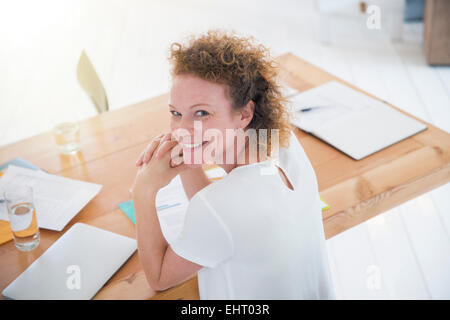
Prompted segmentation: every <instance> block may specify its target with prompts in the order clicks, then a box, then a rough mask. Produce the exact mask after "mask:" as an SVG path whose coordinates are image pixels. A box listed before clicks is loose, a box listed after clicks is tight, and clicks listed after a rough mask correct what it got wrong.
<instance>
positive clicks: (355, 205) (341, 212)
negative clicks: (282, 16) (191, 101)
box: [0, 53, 450, 299]
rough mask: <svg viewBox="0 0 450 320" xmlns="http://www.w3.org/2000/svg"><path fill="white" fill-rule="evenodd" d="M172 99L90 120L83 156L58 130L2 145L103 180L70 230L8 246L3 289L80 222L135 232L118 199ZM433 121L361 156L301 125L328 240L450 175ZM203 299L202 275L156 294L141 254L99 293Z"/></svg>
mask: <svg viewBox="0 0 450 320" xmlns="http://www.w3.org/2000/svg"><path fill="white" fill-rule="evenodd" d="M278 61H279V62H280V67H281V69H280V70H281V72H280V76H281V77H282V78H283V79H285V81H286V82H287V83H289V84H290V85H291V86H293V87H294V88H297V89H298V90H300V91H303V90H306V89H309V88H312V87H315V86H317V85H320V84H322V83H325V82H327V81H330V80H333V79H337V78H336V77H334V76H332V75H330V74H328V73H327V72H325V71H323V70H321V69H319V68H317V67H315V66H313V65H311V64H309V63H307V62H306V61H303V60H301V59H300V58H298V57H296V56H294V55H292V54H289V53H288V54H284V55H282V56H280V57H279V58H278ZM337 80H339V81H341V80H340V79H337ZM341 82H343V83H345V82H344V81H341ZM345 84H347V85H349V86H350V87H353V86H352V85H350V84H348V83H345ZM353 88H354V87H353ZM167 101H168V95H167V94H165V95H162V96H159V97H156V98H153V99H150V100H147V101H143V102H141V103H138V104H135V105H132V106H129V107H125V108H122V109H119V110H115V111H111V112H107V113H104V114H101V115H99V116H96V117H93V118H90V119H88V120H86V121H83V122H82V123H81V143H82V147H81V152H79V153H78V154H77V155H76V156H64V155H59V154H58V152H57V151H56V147H55V143H54V141H53V137H52V135H51V133H50V132H46V133H43V134H40V135H37V136H34V137H32V138H29V139H26V140H24V141H20V142H17V143H14V144H11V145H8V146H5V147H2V148H0V163H3V162H5V161H7V160H10V159H11V158H13V157H16V156H21V157H23V158H25V159H27V160H29V161H31V162H33V163H34V164H36V165H38V166H40V167H41V168H44V169H46V170H47V171H49V172H50V173H54V174H58V175H61V176H65V177H69V178H75V179H80V180H84V181H90V182H95V183H101V184H102V185H103V188H102V190H101V191H100V193H99V194H98V196H97V197H96V198H95V199H93V200H92V201H91V202H90V203H89V204H88V205H87V206H86V207H85V208H84V209H83V210H82V211H81V212H80V213H79V214H78V215H77V216H76V217H75V218H74V219H73V220H72V221H71V222H70V223H69V225H68V226H67V227H66V228H65V229H64V230H63V231H62V232H54V231H49V230H41V244H40V246H39V247H38V248H37V249H36V250H34V251H32V252H30V253H23V252H19V251H18V250H17V249H16V248H15V247H14V244H13V242H12V241H9V242H7V243H5V244H3V245H1V246H0V291H1V290H3V289H4V288H5V287H6V286H7V285H8V284H9V283H10V282H11V281H12V280H14V279H15V278H16V277H17V276H18V275H19V274H20V273H21V272H22V271H23V270H25V269H26V268H27V266H28V265H30V264H31V263H32V262H33V261H34V260H35V259H36V258H38V257H39V256H40V255H41V254H42V253H43V252H44V251H45V250H46V249H47V248H48V247H49V246H50V245H51V244H52V243H53V242H54V241H55V240H56V239H58V238H59V237H60V236H61V235H62V234H63V233H64V232H65V231H67V230H68V229H69V228H70V227H71V226H72V225H73V224H74V223H76V222H84V223H88V224H91V225H94V226H98V227H101V228H103V229H106V230H110V231H113V232H117V233H119V234H123V235H126V236H129V237H135V229H134V225H133V224H132V222H130V221H129V220H128V218H127V217H126V216H125V215H124V214H123V213H122V212H121V211H120V210H119V209H118V204H119V203H120V202H123V201H126V200H129V194H128V188H129V187H130V186H131V185H132V182H133V181H134V176H135V173H136V167H135V160H136V159H137V157H138V155H139V154H140V152H141V151H142V150H143V149H144V147H145V146H146V145H147V143H148V142H149V140H150V139H151V138H152V137H153V136H155V135H156V134H158V133H160V132H162V131H167V130H168V121H169V112H168V109H167ZM392 107H393V106H392ZM393 108H395V107H393ZM400 111H401V110H400ZM417 120H419V121H421V120H420V119H417ZM422 122H423V121H422ZM426 124H427V125H428V129H427V130H425V131H423V132H421V133H419V134H417V135H415V136H413V137H410V138H408V139H406V140H403V141H402V142H400V143H397V144H395V145H392V146H390V147H389V148H386V149H384V150H381V151H379V152H377V153H375V154H373V155H371V156H369V157H367V158H365V159H363V160H360V161H356V160H353V159H351V158H349V157H348V156H346V155H344V154H343V153H341V152H339V151H337V150H336V149H334V148H333V147H331V146H329V145H327V144H326V143H324V142H322V141H319V140H318V139H316V138H314V137H313V136H311V135H309V134H306V133H305V132H303V131H300V130H298V129H297V130H296V132H295V133H296V135H297V137H298V139H299V141H300V143H301V144H302V145H303V147H304V149H305V151H306V153H307V155H308V157H309V159H310V161H311V163H312V165H313V167H314V170H315V172H316V175H317V179H318V184H319V191H320V194H321V196H322V198H323V199H324V200H325V201H327V202H328V203H329V204H330V206H331V208H330V209H328V210H326V211H324V214H323V221H324V228H325V234H326V237H327V238H330V237H332V236H334V235H336V234H338V233H340V232H342V231H344V230H346V229H348V228H350V227H353V226H355V225H357V224H359V223H361V222H363V221H365V220H367V219H369V218H371V217H373V216H375V215H377V214H379V213H382V212H384V211H385V210H387V209H390V208H392V207H394V206H397V205H399V204H401V203H403V202H405V201H407V200H409V199H411V198H414V197H416V196H418V195H420V194H422V193H425V192H427V191H429V190H431V189H433V188H436V187H438V186H439V185H442V184H444V183H446V182H448V181H450V135H449V134H447V133H446V132H444V131H442V130H440V129H438V128H436V127H434V126H432V125H431V124H429V123H426ZM198 297H199V296H198V287H197V279H196V277H194V278H192V279H190V280H188V281H186V282H185V283H183V284H181V285H179V286H177V287H174V288H172V289H169V290H166V291H164V292H159V293H157V294H155V291H154V290H152V289H151V288H150V287H149V286H148V284H147V282H146V279H145V275H144V273H143V271H142V268H141V266H140V263H139V260H138V255H137V253H135V254H134V255H133V256H132V257H131V258H130V260H129V261H127V262H126V263H125V264H124V266H123V267H122V268H121V269H120V270H119V271H118V272H117V273H116V274H115V275H114V276H113V277H112V278H111V279H110V280H109V281H108V282H107V283H106V284H105V286H104V287H103V288H102V290H100V291H99V292H98V294H97V295H96V296H95V298H96V299H148V298H154V299H180V298H181V299H198Z"/></svg>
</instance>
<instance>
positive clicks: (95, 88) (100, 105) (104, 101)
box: [77, 50, 109, 113]
mask: <svg viewBox="0 0 450 320" xmlns="http://www.w3.org/2000/svg"><path fill="white" fill-rule="evenodd" d="M77 78H78V82H79V84H80V85H81V87H82V88H83V90H84V91H85V92H86V94H87V95H88V96H89V98H91V100H92V102H93V103H94V106H95V108H96V109H97V112H98V113H102V112H106V111H108V110H109V105H108V98H107V97H106V92H105V89H104V88H103V85H102V82H101V81H100V78H99V77H98V75H97V72H95V69H94V66H93V65H92V63H91V61H90V60H89V58H88V56H87V55H86V52H85V51H84V50H83V51H82V52H81V56H80V60H79V61H78V66H77Z"/></svg>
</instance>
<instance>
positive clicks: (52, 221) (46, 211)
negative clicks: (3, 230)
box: [0, 165, 102, 231]
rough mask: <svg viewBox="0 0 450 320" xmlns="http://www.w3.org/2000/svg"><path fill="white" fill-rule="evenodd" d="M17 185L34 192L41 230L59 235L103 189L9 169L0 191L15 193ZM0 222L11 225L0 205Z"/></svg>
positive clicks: (12, 168) (94, 185) (44, 174)
mask: <svg viewBox="0 0 450 320" xmlns="http://www.w3.org/2000/svg"><path fill="white" fill-rule="evenodd" d="M18 185H29V186H31V187H32V188H33V192H34V205H35V208H36V216H37V220H38V225H39V227H40V228H43V229H50V230H56V231H61V230H62V229H63V228H64V227H65V225H66V224H67V223H68V222H69V221H70V220H71V219H72V218H73V217H74V216H75V215H76V214H77V213H78V212H79V211H80V210H81V209H83V207H84V206H85V205H86V204H87V203H88V202H89V201H90V200H91V199H92V198H94V197H95V196H96V195H97V194H98V193H99V191H100V189H101V188H102V186H101V185H100V184H95V183H89V182H84V181H78V180H74V179H69V178H65V177H60V176H57V175H52V174H48V173H45V172H43V171H35V170H31V169H26V168H21V167H17V166H13V165H10V166H9V167H8V169H7V170H6V173H5V174H4V175H3V176H2V177H1V178H0V190H2V193H3V191H4V190H14V187H15V186H18ZM0 220H5V221H9V218H8V214H7V211H6V206H5V204H4V203H3V204H2V205H0Z"/></svg>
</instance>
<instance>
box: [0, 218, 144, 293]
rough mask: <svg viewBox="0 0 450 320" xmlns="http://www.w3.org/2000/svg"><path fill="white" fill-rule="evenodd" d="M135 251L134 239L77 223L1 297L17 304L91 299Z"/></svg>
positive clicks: (135, 243)
mask: <svg viewBox="0 0 450 320" xmlns="http://www.w3.org/2000/svg"><path fill="white" fill-rule="evenodd" d="M136 249H137V242H136V240H135V239H132V238H128V237H125V236H122V235H119V234H116V233H113V232H109V231H106V230H103V229H99V228H96V227H93V226H90V225H87V224H84V223H76V224H74V225H73V226H72V227H71V228H70V229H69V230H68V231H67V232H66V233H65V234H64V235H62V236H61V238H59V239H58V240H57V241H56V242H55V243H53V244H52V246H51V247H50V248H48V249H47V251H45V252H44V253H43V254H42V255H41V256H40V257H39V258H38V259H36V260H35V261H34V262H33V263H32V264H31V265H30V266H29V267H28V268H27V269H26V270H25V271H24V272H23V273H22V274H21V275H19V276H18V277H17V278H16V279H15V280H14V281H13V282H11V283H10V284H9V285H8V287H6V288H5V289H4V290H3V292H2V294H3V296H4V297H6V298H9V299H19V300H24V299H27V300H48V299H58V300H69V299H70V300H72V299H76V300H79V299H82V300H85V299H91V298H92V297H94V295H95V294H96V293H97V291H99V290H100V289H101V288H102V286H103V285H104V284H105V283H106V281H108V279H109V278H111V276H112V275H113V274H114V273H115V272H116V271H117V270H118V269H119V268H120V267H121V266H122V264H123V263H124V262H125V261H126V260H127V259H128V258H129V257H130V256H131V255H132V254H133V253H134V252H135V251H136Z"/></svg>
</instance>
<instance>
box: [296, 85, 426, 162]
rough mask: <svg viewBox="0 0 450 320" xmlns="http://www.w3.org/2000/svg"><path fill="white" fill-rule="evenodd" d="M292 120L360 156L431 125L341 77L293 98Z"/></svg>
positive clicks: (327, 140)
mask: <svg viewBox="0 0 450 320" xmlns="http://www.w3.org/2000/svg"><path fill="white" fill-rule="evenodd" d="M290 101H291V112H292V120H291V122H292V124H293V125H295V126H297V127H299V128H300V129H302V130H304V131H306V132H309V133H311V134H312V135H315V136H316V137H318V138H320V139H322V140H323V141H325V142H327V143H329V144H330V145H332V146H334V147H335V148H336V149H338V150H340V151H342V152H343V153H345V154H347V155H349V156H350V157H352V158H353V159H355V160H360V159H362V158H364V157H366V156H368V155H370V154H372V153H374V152H377V151H379V150H381V149H384V148H386V147H388V146H390V145H392V144H394V143H396V142H399V141H401V140H403V139H405V138H407V137H410V136H412V135H414V134H416V133H418V132H420V131H422V130H425V129H426V128H427V126H426V125H425V124H423V123H421V122H419V121H417V120H416V119H414V118H412V117H409V116H407V115H405V114H403V113H402V112H400V111H398V110H396V109H395V108H393V107H391V106H389V105H387V104H386V103H384V102H381V101H379V100H377V99H374V98H372V97H369V96H368V95H366V94H364V93H362V92H359V91H357V90H355V89H352V88H350V87H349V86H346V85H344V84H342V83H340V82H338V81H329V82H327V83H325V84H323V85H320V86H318V87H315V88H313V89H310V90H307V91H304V92H302V93H299V94H297V95H295V96H293V97H291V99H290Z"/></svg>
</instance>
